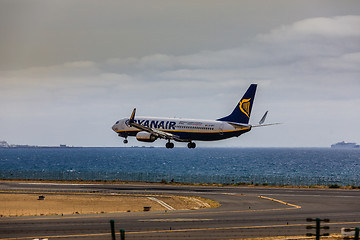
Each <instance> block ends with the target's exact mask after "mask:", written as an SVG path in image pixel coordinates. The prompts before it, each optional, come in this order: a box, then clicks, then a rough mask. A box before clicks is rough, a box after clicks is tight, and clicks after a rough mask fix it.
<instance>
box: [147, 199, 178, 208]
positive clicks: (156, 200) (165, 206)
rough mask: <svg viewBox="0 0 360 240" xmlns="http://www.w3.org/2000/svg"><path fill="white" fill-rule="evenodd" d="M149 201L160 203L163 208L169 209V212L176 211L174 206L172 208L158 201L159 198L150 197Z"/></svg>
mask: <svg viewBox="0 0 360 240" xmlns="http://www.w3.org/2000/svg"><path fill="white" fill-rule="evenodd" d="M148 199H150V200H152V201H155V202H157V203H159V204H160V205H161V206H163V207H164V208H166V209H168V210H175V208H173V207H172V206H170V205H169V204H167V203H165V202H163V201H161V200H159V199H157V198H154V197H148Z"/></svg>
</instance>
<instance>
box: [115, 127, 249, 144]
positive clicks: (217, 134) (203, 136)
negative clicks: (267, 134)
mask: <svg viewBox="0 0 360 240" xmlns="http://www.w3.org/2000/svg"><path fill="white" fill-rule="evenodd" d="M250 130H251V128H250V127H249V128H243V129H238V130H232V131H209V132H196V131H179V130H164V132H168V133H171V134H174V135H176V136H178V137H179V138H181V139H184V140H199V141H214V140H222V139H227V138H231V137H238V136H240V135H241V134H244V133H246V132H248V131H250ZM140 131H141V130H138V129H134V130H121V131H117V133H119V134H121V135H126V136H136V134H137V133H138V132H140Z"/></svg>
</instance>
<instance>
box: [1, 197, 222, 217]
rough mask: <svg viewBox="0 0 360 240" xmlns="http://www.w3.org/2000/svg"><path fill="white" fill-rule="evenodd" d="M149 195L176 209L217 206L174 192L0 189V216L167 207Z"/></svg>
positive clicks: (159, 208) (162, 208) (158, 209)
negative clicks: (154, 193) (159, 193)
mask: <svg viewBox="0 0 360 240" xmlns="http://www.w3.org/2000/svg"><path fill="white" fill-rule="evenodd" d="M39 196H44V199H43V200H39ZM149 197H152V198H155V199H157V200H160V201H163V202H164V203H166V204H168V205H170V206H171V207H173V208H174V209H176V210H179V209H199V208H207V207H217V206H219V204H218V203H216V202H213V201H211V200H208V199H202V198H197V197H183V196H174V195H166V196H163V195H161V196H158V195H151V196H150V195H146V196H145V195H118V194H68V193H63V194H59V193H56V194H53V193H45V194H44V193H42V194H39V193H24V192H21V193H7V192H2V193H0V217H9V216H39V215H62V214H63V215H70V214H90V213H115V212H139V211H144V207H151V209H150V211H160V210H162V211H164V210H168V209H167V208H166V207H164V206H162V205H161V204H160V203H159V202H157V201H155V200H153V199H149ZM40 198H41V197H40ZM168 211H169V210H168Z"/></svg>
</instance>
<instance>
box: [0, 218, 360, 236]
mask: <svg viewBox="0 0 360 240" xmlns="http://www.w3.org/2000/svg"><path fill="white" fill-rule="evenodd" d="M326 224H327V225H342V224H344V225H345V224H360V222H336V223H326ZM307 225H309V224H308V223H298V224H280V225H264V226H243V227H219V228H189V229H172V230H156V231H139V232H126V233H125V234H149V233H170V232H196V231H214V230H234V229H260V228H281V227H301V226H307ZM105 235H109V236H110V233H93V234H78V235H55V236H42V237H17V238H1V239H0V240H16V239H34V238H69V237H87V236H89V237H90V236H105Z"/></svg>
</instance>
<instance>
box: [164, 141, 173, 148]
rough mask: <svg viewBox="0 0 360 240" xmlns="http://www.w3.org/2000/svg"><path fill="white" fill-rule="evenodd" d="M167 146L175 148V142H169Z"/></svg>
mask: <svg viewBox="0 0 360 240" xmlns="http://www.w3.org/2000/svg"><path fill="white" fill-rule="evenodd" d="M165 147H166V148H174V143H172V142H170V141H169V142H167V143H166V145H165Z"/></svg>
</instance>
